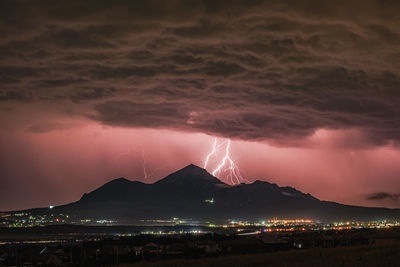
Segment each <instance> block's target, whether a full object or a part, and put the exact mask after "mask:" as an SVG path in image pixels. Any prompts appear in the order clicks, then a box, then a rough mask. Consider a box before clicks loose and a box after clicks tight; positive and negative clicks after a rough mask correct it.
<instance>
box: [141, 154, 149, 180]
mask: <svg viewBox="0 0 400 267" xmlns="http://www.w3.org/2000/svg"><path fill="white" fill-rule="evenodd" d="M142 160H143V162H142V167H143V175H144V179H147V178H148V175H147V170H146V158H145V156H144V149H142Z"/></svg>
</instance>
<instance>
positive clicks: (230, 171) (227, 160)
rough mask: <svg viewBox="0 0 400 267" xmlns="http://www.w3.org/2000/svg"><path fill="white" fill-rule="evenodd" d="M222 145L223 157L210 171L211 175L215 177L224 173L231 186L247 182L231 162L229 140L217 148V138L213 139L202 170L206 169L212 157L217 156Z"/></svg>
mask: <svg viewBox="0 0 400 267" xmlns="http://www.w3.org/2000/svg"><path fill="white" fill-rule="evenodd" d="M224 144H226V147H225V155H224V157H223V158H222V160H221V161H220V163H219V165H218V166H217V167H216V168H215V169H214V170H213V171H212V175H213V176H216V175H218V174H221V173H226V177H227V179H228V181H229V182H230V183H231V184H240V183H242V182H244V181H247V180H246V179H245V178H243V176H242V174H241V173H240V169H239V167H238V166H237V164H236V163H235V162H234V161H233V160H232V158H231V156H230V148H231V140H230V139H228V140H227V141H225V142H223V143H221V144H219V145H218V146H217V138H214V143H213V148H212V150H211V152H210V153H209V154H208V155H207V157H206V159H205V161H204V169H205V168H206V167H207V165H208V163H209V160H210V158H211V157H212V156H213V155H217V153H218V149H219V148H220V147H221V146H223V145H224Z"/></svg>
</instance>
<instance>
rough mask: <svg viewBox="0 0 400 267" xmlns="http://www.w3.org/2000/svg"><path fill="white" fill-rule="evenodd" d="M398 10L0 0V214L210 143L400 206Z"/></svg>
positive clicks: (151, 172) (155, 175) (251, 165)
mask: <svg viewBox="0 0 400 267" xmlns="http://www.w3.org/2000/svg"><path fill="white" fill-rule="evenodd" d="M111 3H112V4H111ZM399 14H400V1H395V0H393V1H391V0H386V1H385V0H363V1H361V0H360V1H350V0H347V1H344V0H343V1H342V0H334V1H333V0H332V1H320V0H319V1H318V0H315V1H314V0H302V1H298V0H293V1H291V0H284V1H282V0H279V1H278V0H276V1H273V0H272V1H247V0H243V1H238V0H235V1H218V0H210V1H190V0H189V1H188V0H181V1H175V0H168V1H167V0H166V1H150V0H146V1H105V0H95V1H19V0H17V1H16V0H10V1H5V0H3V1H1V2H0V36H1V38H0V125H1V127H0V210H10V209H22V208H31V207H38V206H48V205H58V204H64V203H67V202H71V201H76V200H78V199H79V198H80V197H81V195H82V194H83V193H85V192H89V191H91V190H93V189H95V188H97V187H98V186H100V185H102V184H103V183H105V182H107V181H109V180H111V179H113V178H117V177H126V178H129V179H131V180H140V181H144V182H149V183H150V182H154V181H156V180H158V179H160V178H162V177H164V176H165V175H167V174H169V173H170V172H172V171H175V170H177V169H180V168H182V167H184V166H185V165H187V164H190V163H194V164H197V165H199V166H201V167H202V166H203V164H204V160H205V157H206V156H207V154H208V153H209V152H210V151H211V149H212V146H213V141H214V137H217V138H218V140H219V142H222V143H223V142H224V141H225V142H226V141H227V140H228V139H230V140H231V141H232V142H231V151H230V156H231V158H232V159H233V160H234V161H235V162H236V164H237V166H238V167H239V168H240V171H241V174H242V175H243V177H245V178H246V179H247V180H248V181H250V182H252V181H255V180H257V179H259V180H265V181H269V182H272V183H277V184H278V185H280V186H285V185H289V186H293V187H295V188H297V189H299V190H301V191H303V192H305V193H311V194H312V195H314V196H316V197H318V198H320V199H322V200H332V201H337V202H341V203H345V204H355V205H366V206H386V207H398V208H400V15H399ZM223 149H224V148H222V150H223ZM221 153H222V154H223V152H221ZM222 156H223V155H222ZM217 164H218V158H217V159H214V161H213V162H211V163H210V169H208V170H209V171H212V170H213V168H215V166H216V165H217ZM220 178H221V179H222V180H224V181H226V182H229V181H228V180H226V179H225V177H224V176H223V175H222V174H221V177H220Z"/></svg>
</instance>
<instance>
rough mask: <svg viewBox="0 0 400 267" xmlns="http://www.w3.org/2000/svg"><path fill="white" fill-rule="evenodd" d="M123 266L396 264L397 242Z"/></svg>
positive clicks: (399, 257)
mask: <svg viewBox="0 0 400 267" xmlns="http://www.w3.org/2000/svg"><path fill="white" fill-rule="evenodd" d="M123 266H160V267H164V266H165V267H167V266H171V267H172V266H226V267H230V266H318V267H319V266H326V267H328V266H332V267H333V266H352V267H355V266H360V267H361V266H362V267H366V266H382V267H385V266H393V267H394V266H400V243H399V242H398V241H394V242H387V243H386V244H379V245H371V246H358V247H337V248H325V249H309V250H290V251H280V252H273V253H263V254H245V255H235V256H225V257H218V258H204V259H197V260H192V259H191V260H183V259H182V260H173V261H159V262H141V263H138V264H134V265H123Z"/></svg>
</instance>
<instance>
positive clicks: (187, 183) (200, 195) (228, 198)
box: [47, 164, 400, 221]
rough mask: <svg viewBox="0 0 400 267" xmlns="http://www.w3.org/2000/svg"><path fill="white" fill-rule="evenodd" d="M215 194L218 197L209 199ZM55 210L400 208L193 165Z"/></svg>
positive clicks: (343, 213)
mask: <svg viewBox="0 0 400 267" xmlns="http://www.w3.org/2000/svg"><path fill="white" fill-rule="evenodd" d="M210 199H213V201H212V202H209V201H207V200H210ZM47 210H48V209H47ZM52 212H60V213H64V214H74V215H76V216H79V217H90V218H101V219H104V218H107V219H110V220H116V221H121V220H123V221H129V220H140V219H170V218H174V217H178V218H193V219H198V220H227V219H232V218H237V219H248V220H258V219H265V218H273V217H280V218H283V217H284V218H310V219H314V220H321V221H334V220H339V219H340V220H342V219H343V220H372V219H394V218H395V219H398V218H400V210H399V209H387V208H369V207H360V206H351V205H344V204H340V203H336V202H332V201H321V200H319V199H318V198H315V197H314V196H312V195H310V194H306V193H303V192H301V191H299V190H297V189H296V188H293V187H289V186H284V187H279V186H278V185H276V184H273V183H269V182H267V181H261V180H256V181H254V182H253V183H249V184H245V183H242V184H239V185H233V186H232V185H228V184H225V183H223V182H222V181H220V180H219V179H218V178H216V177H214V176H212V175H211V174H210V173H208V172H207V171H206V170H205V169H203V168H201V167H198V166H196V165H193V164H190V165H187V166H185V167H184V168H182V169H180V170H177V171H175V172H173V173H171V174H170V175H167V176H166V177H164V178H163V179H160V180H159V181H156V182H154V183H152V184H146V183H142V182H139V181H131V180H128V179H126V178H117V179H113V180H111V181H109V182H107V183H105V184H104V185H102V186H100V187H98V188H97V189H95V190H93V191H91V192H89V193H85V194H84V195H83V196H82V197H81V199H80V200H78V201H76V202H72V203H69V204H66V205H61V206H56V207H54V208H53V209H52Z"/></svg>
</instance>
